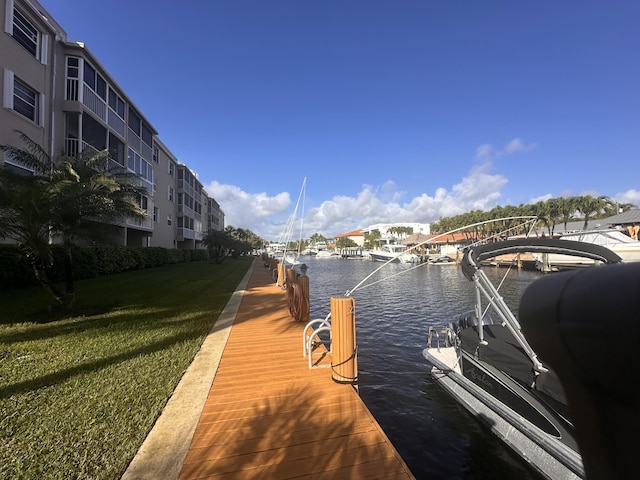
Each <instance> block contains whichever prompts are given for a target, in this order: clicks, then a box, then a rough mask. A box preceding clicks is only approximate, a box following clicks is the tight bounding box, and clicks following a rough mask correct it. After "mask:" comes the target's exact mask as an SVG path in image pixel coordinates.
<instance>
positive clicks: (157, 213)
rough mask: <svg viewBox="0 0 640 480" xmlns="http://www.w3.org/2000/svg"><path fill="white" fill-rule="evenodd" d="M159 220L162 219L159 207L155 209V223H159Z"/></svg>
mask: <svg viewBox="0 0 640 480" xmlns="http://www.w3.org/2000/svg"><path fill="white" fill-rule="evenodd" d="M159 218H160V209H159V208H158V207H153V223H158V219H159Z"/></svg>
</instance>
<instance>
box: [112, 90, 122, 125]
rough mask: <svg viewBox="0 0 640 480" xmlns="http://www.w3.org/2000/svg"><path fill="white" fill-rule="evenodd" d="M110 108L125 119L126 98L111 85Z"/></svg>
mask: <svg viewBox="0 0 640 480" xmlns="http://www.w3.org/2000/svg"><path fill="white" fill-rule="evenodd" d="M109 108H111V110H113V111H114V112H115V113H116V114H117V115H118V116H119V117H120V118H121V119H123V120H124V100H122V98H120V96H119V95H118V94H117V93H116V92H114V91H113V89H112V88H111V87H109Z"/></svg>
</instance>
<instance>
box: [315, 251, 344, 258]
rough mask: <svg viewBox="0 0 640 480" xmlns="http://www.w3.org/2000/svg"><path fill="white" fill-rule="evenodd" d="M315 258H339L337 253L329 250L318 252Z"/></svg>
mask: <svg viewBox="0 0 640 480" xmlns="http://www.w3.org/2000/svg"><path fill="white" fill-rule="evenodd" d="M316 258H341V257H340V254H339V253H336V252H330V251H329V250H320V251H318V253H317V254H316Z"/></svg>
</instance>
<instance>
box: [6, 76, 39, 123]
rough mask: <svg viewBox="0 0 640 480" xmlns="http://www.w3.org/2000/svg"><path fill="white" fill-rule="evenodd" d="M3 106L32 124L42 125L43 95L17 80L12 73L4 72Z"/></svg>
mask: <svg viewBox="0 0 640 480" xmlns="http://www.w3.org/2000/svg"><path fill="white" fill-rule="evenodd" d="M3 106H4V107H5V108H9V109H11V110H14V111H15V112H16V113H19V114H20V115H22V116H23V117H25V118H27V119H29V120H31V121H32V122H34V123H36V124H38V125H42V118H43V113H44V112H43V109H44V95H42V94H41V93H39V92H38V91H37V90H35V89H34V88H31V87H30V86H29V85H28V84H27V83H25V82H23V81H22V80H20V79H19V78H17V77H16V76H15V75H14V74H13V72H12V71H10V70H6V69H5V70H4V98H3Z"/></svg>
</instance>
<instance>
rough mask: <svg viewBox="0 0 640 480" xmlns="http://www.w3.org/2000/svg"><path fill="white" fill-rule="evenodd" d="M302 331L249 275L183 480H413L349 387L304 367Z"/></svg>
mask: <svg viewBox="0 0 640 480" xmlns="http://www.w3.org/2000/svg"><path fill="white" fill-rule="evenodd" d="M327 301H328V300H327ZM303 327H304V325H303V324H302V323H299V322H295V321H294V320H293V319H292V318H291V317H290V316H289V313H288V311H287V307H286V292H284V291H283V290H282V289H280V288H279V287H277V286H276V285H275V284H274V283H273V280H272V277H271V275H270V274H269V270H268V269H261V268H255V269H254V271H253V273H252V275H251V278H250V279H249V283H248V285H247V289H246V290H245V292H244V295H243V297H242V302H241V304H240V307H239V309H238V312H237V314H236V319H235V322H234V324H233V327H232V329H231V333H230V334H229V338H228V341H227V344H226V346H225V349H224V352H223V354H222V358H221V360H220V365H219V367H218V370H217V372H216V375H215V378H214V381H213V384H212V386H211V390H210V392H209V396H208V398H207V401H206V403H205V406H204V409H203V411H202V414H201V416H200V420H199V422H198V425H197V427H196V430H195V433H194V435H193V439H192V441H191V446H190V448H189V451H188V453H187V456H186V458H185V460H184V463H183V465H182V470H181V472H180V479H181V480H195V479H219V480H222V479H225V480H230V479H240V478H241V479H247V478H271V479H286V478H314V479H323V478H331V479H342V478H344V479H352V478H363V479H385V478H386V479H391V478H393V479H396V478H406V479H412V478H414V477H413V475H412V474H411V472H410V471H409V469H408V467H407V466H406V464H405V463H404V461H403V460H402V458H401V457H400V455H399V454H398V453H397V451H396V450H395V448H394V447H393V445H392V444H391V443H390V441H389V439H388V438H387V436H386V435H385V434H384V432H383V431H382V429H381V428H380V426H379V425H378V424H377V422H376V421H375V419H374V418H373V416H372V415H371V413H370V412H369V411H368V409H367V408H366V406H365V405H364V403H363V402H362V400H361V399H360V397H359V396H358V395H357V392H356V391H355V390H354V388H353V387H352V386H350V385H344V384H338V383H335V382H334V381H333V380H332V379H331V370H330V369H328V368H317V369H312V370H309V368H308V364H307V359H306V358H304V357H303V355H302V329H303Z"/></svg>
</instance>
